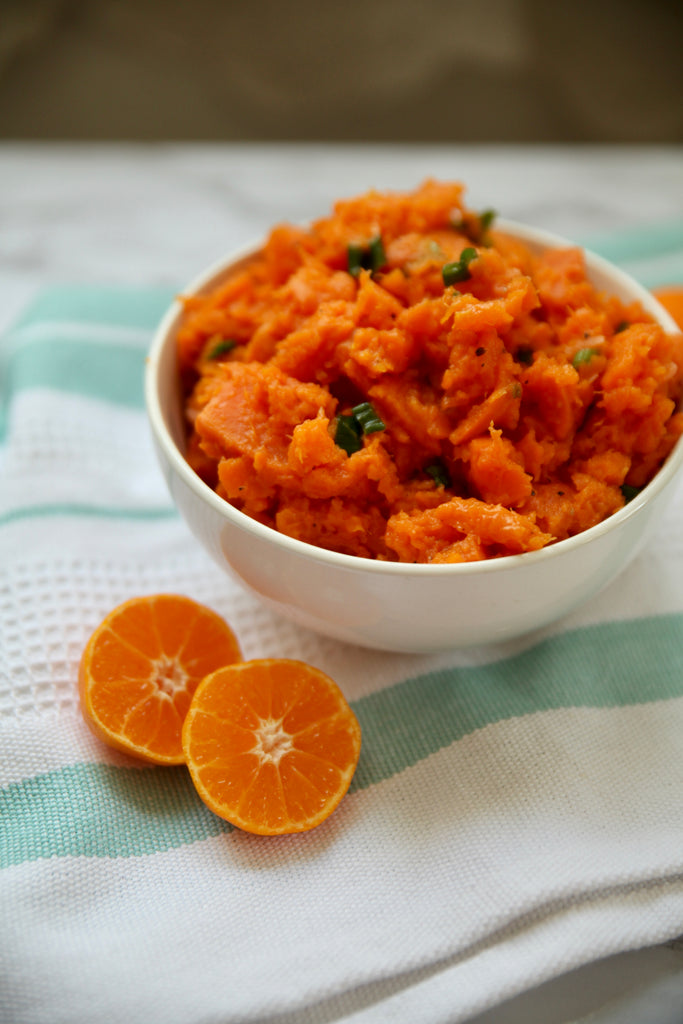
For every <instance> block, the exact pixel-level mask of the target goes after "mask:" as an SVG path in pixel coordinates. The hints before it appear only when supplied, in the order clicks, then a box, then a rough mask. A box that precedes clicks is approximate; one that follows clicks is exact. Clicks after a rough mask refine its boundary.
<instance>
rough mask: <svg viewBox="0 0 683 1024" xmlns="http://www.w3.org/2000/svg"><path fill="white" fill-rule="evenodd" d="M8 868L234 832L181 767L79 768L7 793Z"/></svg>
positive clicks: (4, 849) (0, 807)
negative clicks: (28, 861) (45, 860)
mask: <svg viewBox="0 0 683 1024" xmlns="http://www.w3.org/2000/svg"><path fill="white" fill-rule="evenodd" d="M0 820H2V821H3V826H4V827H3V830H2V838H0V866H3V867H7V866H9V865H11V864H21V863H22V862H23V861H26V860H36V859H39V858H43V857H67V856H74V857H76V856H80V857H134V856H141V855H144V854H149V853H159V852H160V851H162V850H168V849H174V848H175V847H178V846H183V845H185V844H187V843H193V842H196V841H197V840H198V839H207V838H208V837H209V836H215V835H218V834H219V833H220V832H223V831H225V830H226V829H228V828H230V826H228V825H227V823H226V822H223V821H221V819H220V818H217V817H216V815H214V814H212V813H211V812H210V811H209V810H208V809H207V808H206V807H205V806H204V804H203V803H202V802H201V800H199V799H198V797H197V795H196V793H195V790H194V788H193V786H192V783H191V782H190V777H189V775H188V773H187V771H186V770H185V769H184V768H182V767H180V768H164V769H161V770H159V769H154V768H118V767H114V766H112V765H105V764H77V765H73V766H72V767H69V768H63V769H61V770H60V771H55V772H49V773H47V774H45V775H38V776H36V777H35V778H32V779H27V780H26V781H25V782H22V783H18V784H15V785H12V786H9V787H7V789H5V790H2V791H0Z"/></svg>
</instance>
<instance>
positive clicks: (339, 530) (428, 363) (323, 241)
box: [177, 180, 683, 563]
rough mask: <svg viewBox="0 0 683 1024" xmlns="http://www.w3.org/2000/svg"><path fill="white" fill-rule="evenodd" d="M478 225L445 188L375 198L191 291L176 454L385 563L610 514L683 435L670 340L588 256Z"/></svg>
mask: <svg viewBox="0 0 683 1024" xmlns="http://www.w3.org/2000/svg"><path fill="white" fill-rule="evenodd" d="M490 222H491V216H490V215H479V214H477V213H475V212H473V211H471V210H469V209H467V208H466V207H465V205H464V203H463V186H462V185H460V184H457V183H455V184H453V183H440V182H436V181H432V180H428V181H426V182H425V183H424V184H423V185H422V186H421V187H420V188H418V189H417V190H416V191H414V192H411V193H380V192H374V191H373V192H369V193H367V194H366V195H362V196H360V197H357V198H353V199H348V200H343V201H340V202H337V203H336V204H335V206H334V209H333V211H332V214H331V215H330V216H329V217H326V218H323V219H320V220H318V221H316V222H315V223H313V224H312V225H311V226H309V227H306V228H304V227H295V226H289V225H283V226H278V227H276V228H274V229H273V230H272V232H271V233H270V235H269V237H268V239H267V241H266V242H265V244H264V246H263V249H262V250H261V251H260V253H259V254H258V255H257V256H256V257H255V258H254V259H253V260H252V261H251V262H250V263H249V264H248V265H246V266H245V267H242V268H240V269H237V270H236V271H235V272H234V273H233V274H232V276H230V277H229V278H228V279H227V280H225V281H224V282H223V283H221V284H220V286H218V287H216V288H215V289H214V290H213V291H211V293H210V294H207V295H203V296H189V297H186V298H184V299H183V302H184V317H183V322H182V325H181V329H180V331H179V334H178V342H177V344H178V355H179V363H180V371H181V378H182V381H183V385H184V389H185V410H186V416H187V422H188V443H187V453H186V455H187V459H188V461H189V463H190V465H191V466H192V467H193V468H194V469H195V471H196V472H197V473H198V474H199V475H200V476H201V477H202V478H203V479H204V480H205V481H206V482H207V483H208V484H209V485H210V486H211V487H212V488H215V490H216V491H217V493H218V494H219V495H221V496H222V497H223V498H225V500H226V501H228V502H230V503H231V504H232V505H234V506H235V507H236V508H238V509H241V511H242V512H244V513H246V514H247V515H249V516H252V517H253V518H254V519H257V520H258V521H260V522H261V523H264V524H267V525H268V526H270V527H272V528H274V529H276V530H279V531H280V532H282V533H284V534H288V535H289V536H291V537H295V538H298V539H299V540H302V541H306V542H308V543H310V544H314V545H317V546H320V547H323V548H329V549H333V550H335V551H340V552H344V553H347V554H351V555H358V556H361V557H365V558H377V559H383V560H389V561H402V562H432V563H438V562H463V561H476V560H479V559H484V558H494V557H500V556H502V555H509V554H517V553H520V552H525V551H534V550H537V549H539V548H542V547H544V546H545V545H547V544H551V543H553V542H555V541H558V540H562V539H564V538H567V537H571V536H573V535H574V534H577V533H580V532H581V531H583V530H586V529H588V528H589V527H591V526H594V525H595V524H596V523H599V522H600V521H601V520H603V519H605V518H606V517H607V516H610V515H612V514H613V513H614V512H616V511H617V510H618V509H620V508H621V507H622V506H623V505H624V503H625V501H627V500H628V498H629V497H630V496H632V495H633V493H635V491H636V490H637V489H639V488H641V487H643V486H644V485H645V484H646V483H647V482H648V481H649V480H650V478H651V477H652V476H653V474H654V473H655V472H656V471H657V469H658V468H659V466H660V465H661V463H662V461H663V460H664V459H665V458H666V456H667V455H668V453H669V452H670V450H671V448H672V447H673V445H674V443H675V442H676V440H677V439H678V437H679V436H680V435H681V433H682V432H683V414H681V413H680V412H677V411H676V407H677V403H678V400H679V398H680V395H681V390H682V383H683V336H682V335H667V334H666V333H665V332H664V331H663V330H662V328H661V327H659V326H658V325H657V324H656V323H654V322H653V321H652V319H651V318H650V317H649V316H648V315H647V314H646V313H645V312H644V311H643V309H642V308H640V307H639V306H638V305H629V306H625V305H623V304H622V303H621V302H620V301H618V300H617V299H616V298H614V297H610V296H606V295H601V294H598V293H597V292H596V290H595V289H594V287H593V286H592V285H591V283H590V282H589V281H588V279H587V277H586V272H585V267H584V257H583V252H582V250H581V249H579V248H568V249H562V250H556V249H551V250H548V251H546V252H544V253H543V254H541V255H533V254H532V253H531V252H530V251H529V250H528V249H527V248H526V247H525V246H524V245H522V244H520V243H519V242H517V241H515V240H513V239H511V238H509V237H506V236H505V235H504V234H502V233H500V232H498V231H497V230H495V221H494V222H493V224H491V223H490ZM349 247H351V248H349ZM468 249H469V250H470V252H469V253H467V255H463V254H464V253H465V252H466V250H468ZM444 267H445V268H446V269H444ZM368 405H369V407H370V408H369V409H368ZM359 406H360V407H361V409H362V410H364V411H365V413H368V412H369V414H370V418H371V419H372V420H373V421H374V422H373V424H372V425H371V426H370V427H368V428H367V430H366V429H363V427H362V426H361V423H360V419H359V416H360V414H359V413H358V407H359ZM354 409H355V410H357V412H356V414H354V413H353V410H354ZM340 431H341V432H340ZM349 431H350V436H351V439H352V442H355V448H357V450H354V444H351V446H349V445H348V444H345V443H344V440H343V437H348V436H349Z"/></svg>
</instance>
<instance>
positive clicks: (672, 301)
mask: <svg viewBox="0 0 683 1024" xmlns="http://www.w3.org/2000/svg"><path fill="white" fill-rule="evenodd" d="M653 295H654V297H655V298H656V299H657V300H658V302H661V304H662V306H664V308H665V309H666V310H667V311H668V312H669V313H670V314H671V316H672V317H673V318H674V320H675V321H676V323H677V324H678V326H679V327H680V329H681V330H682V331H683V285H674V284H672V285H663V286H662V287H661V288H655V289H654V291H653Z"/></svg>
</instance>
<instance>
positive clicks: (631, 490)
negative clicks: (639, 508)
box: [621, 484, 643, 502]
mask: <svg viewBox="0 0 683 1024" xmlns="http://www.w3.org/2000/svg"><path fill="white" fill-rule="evenodd" d="M642 489H643V488H642V487H632V486H631V484H622V485H621V493H622V494H623V495H624V499H625V500H626V502H629V501H633V499H634V498H635V496H636V495H637V494H640V492H641V491H642Z"/></svg>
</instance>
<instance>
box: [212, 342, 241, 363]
mask: <svg viewBox="0 0 683 1024" xmlns="http://www.w3.org/2000/svg"><path fill="white" fill-rule="evenodd" d="M236 344H237V342H236V341H235V339H234V338H219V339H218V341H217V342H216V344H215V345H214V346H213V348H212V349H211V350H210V351H209V353H208V354H207V357H206V358H207V359H218V357H219V356H224V355H225V354H226V352H232V350H233V349H234V347H235V345H236Z"/></svg>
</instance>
